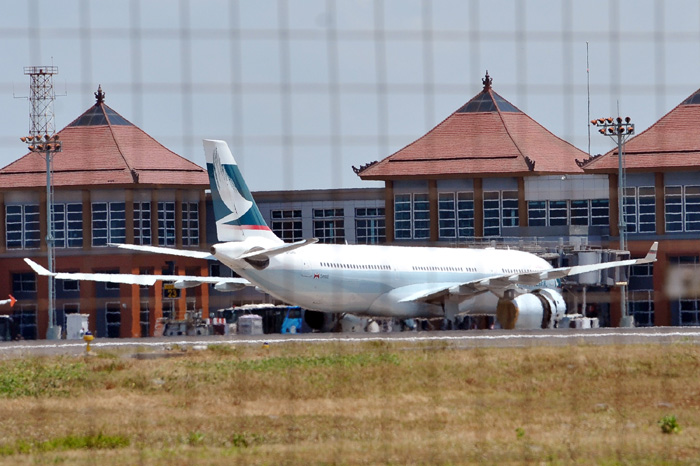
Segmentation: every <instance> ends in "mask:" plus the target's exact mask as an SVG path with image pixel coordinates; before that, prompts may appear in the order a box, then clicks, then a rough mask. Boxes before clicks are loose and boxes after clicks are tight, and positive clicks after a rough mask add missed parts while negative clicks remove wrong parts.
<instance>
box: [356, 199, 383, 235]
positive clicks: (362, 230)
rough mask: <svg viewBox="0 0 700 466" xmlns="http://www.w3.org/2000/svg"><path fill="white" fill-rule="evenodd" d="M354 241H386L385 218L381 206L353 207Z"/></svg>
mask: <svg viewBox="0 0 700 466" xmlns="http://www.w3.org/2000/svg"><path fill="white" fill-rule="evenodd" d="M355 241H356V242H357V243H358V244H379V243H385V242H386V220H385V214H384V208H383V207H358V208H356V209H355Z"/></svg>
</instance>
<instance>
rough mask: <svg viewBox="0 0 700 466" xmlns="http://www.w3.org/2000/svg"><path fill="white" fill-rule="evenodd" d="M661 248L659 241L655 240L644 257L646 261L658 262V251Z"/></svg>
mask: <svg viewBox="0 0 700 466" xmlns="http://www.w3.org/2000/svg"><path fill="white" fill-rule="evenodd" d="M658 250H659V242H658V241H654V244H652V245H651V247H650V248H649V252H648V253H647V255H646V256H645V257H644V262H656V253H657V251H658Z"/></svg>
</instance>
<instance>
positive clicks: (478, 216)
mask: <svg viewBox="0 0 700 466" xmlns="http://www.w3.org/2000/svg"><path fill="white" fill-rule="evenodd" d="M474 236H475V237H476V238H480V237H483V236H484V181H483V180H482V179H481V178H474Z"/></svg>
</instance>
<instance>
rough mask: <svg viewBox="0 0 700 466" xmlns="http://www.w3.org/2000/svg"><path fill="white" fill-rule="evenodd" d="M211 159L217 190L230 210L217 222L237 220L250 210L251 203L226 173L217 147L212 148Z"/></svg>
mask: <svg viewBox="0 0 700 466" xmlns="http://www.w3.org/2000/svg"><path fill="white" fill-rule="evenodd" d="M213 159H214V160H213V165H214V170H213V172H214V181H215V182H216V186H217V188H218V190H219V195H220V196H221V201H222V202H223V203H224V205H225V206H226V207H227V208H228V210H230V211H231V213H230V214H228V215H227V216H225V217H224V218H222V219H220V220H219V222H220V223H228V222H231V221H235V220H238V219H239V218H241V217H242V216H243V215H245V213H246V212H248V211H249V210H250V208H251V207H252V206H253V203H252V202H251V201H249V200H248V199H246V198H244V197H243V196H242V195H241V193H240V191H239V190H238V187H237V186H236V184H235V183H234V181H233V179H232V178H231V177H229V176H228V174H227V173H226V170H225V169H224V166H223V164H222V163H221V158H220V157H219V151H218V149H217V148H214V154H213ZM219 222H217V223H219Z"/></svg>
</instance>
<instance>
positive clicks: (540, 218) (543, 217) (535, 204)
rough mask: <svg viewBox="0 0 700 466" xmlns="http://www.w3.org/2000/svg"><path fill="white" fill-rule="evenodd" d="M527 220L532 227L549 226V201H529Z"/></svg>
mask: <svg viewBox="0 0 700 466" xmlns="http://www.w3.org/2000/svg"><path fill="white" fill-rule="evenodd" d="M527 219H528V225H529V226H531V227H544V226H547V201H529V202H528V203H527Z"/></svg>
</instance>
